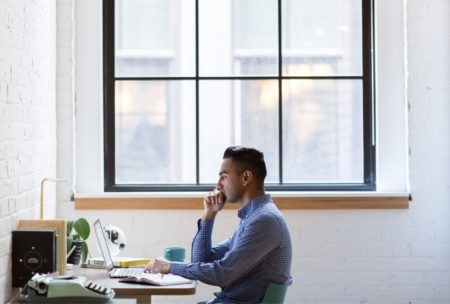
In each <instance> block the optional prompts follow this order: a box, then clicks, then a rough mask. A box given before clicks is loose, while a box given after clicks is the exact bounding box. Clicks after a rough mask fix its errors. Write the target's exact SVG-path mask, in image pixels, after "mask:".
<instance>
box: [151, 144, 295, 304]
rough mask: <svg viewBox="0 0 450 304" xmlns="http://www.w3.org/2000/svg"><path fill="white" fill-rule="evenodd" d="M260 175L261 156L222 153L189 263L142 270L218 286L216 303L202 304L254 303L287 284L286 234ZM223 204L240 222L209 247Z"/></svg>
mask: <svg viewBox="0 0 450 304" xmlns="http://www.w3.org/2000/svg"><path fill="white" fill-rule="evenodd" d="M266 175H267V171H266V165H265V162H264V155H263V153H261V152H259V151H258V150H256V149H252V148H244V147H229V148H227V149H226V150H225V153H224V155H223V161H222V165H221V168H220V173H219V181H218V182H217V186H216V189H215V190H214V191H211V192H210V193H209V195H207V196H206V197H205V198H204V200H203V205H204V209H203V215H202V218H201V219H200V220H199V221H198V224H197V225H198V232H197V234H196V236H195V238H194V241H193V243H192V261H191V263H188V264H185V263H171V262H169V261H167V260H165V259H163V258H157V259H155V260H154V261H152V262H151V263H150V264H148V265H147V266H146V270H148V271H151V272H159V273H163V274H165V273H173V274H177V275H181V276H183V277H186V278H190V279H195V280H200V281H202V282H204V283H206V284H210V285H216V286H220V287H221V291H220V292H216V293H215V296H216V298H215V299H213V300H211V301H209V302H205V303H259V302H260V301H261V300H262V298H263V296H264V292H265V290H266V289H267V286H268V285H269V284H270V283H277V284H283V285H289V284H291V282H292V279H291V275H290V269H291V259H292V248H291V239H290V235H289V230H288V227H287V225H286V222H285V220H284V218H283V215H282V214H281V212H280V211H279V210H278V209H277V207H276V206H275V204H274V203H273V202H272V198H271V196H270V195H269V194H265V190H264V179H265V177H266ZM225 203H231V204H238V205H239V206H240V209H239V211H238V216H239V218H240V220H241V221H240V224H239V226H238V227H237V229H236V230H235V232H234V234H233V235H232V236H231V238H229V239H228V240H225V241H223V242H222V243H219V244H218V245H216V246H215V247H211V234H212V229H213V225H214V220H215V218H216V215H217V214H218V213H219V212H220V210H222V208H223V207H224V205H225Z"/></svg>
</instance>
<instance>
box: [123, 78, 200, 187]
mask: <svg viewBox="0 0 450 304" xmlns="http://www.w3.org/2000/svg"><path fill="white" fill-rule="evenodd" d="M115 113H116V115H115V123H116V130H115V138H116V147H115V148H116V182H117V183H123V184H127V183H177V182H182V183H195V179H196V178H195V145H193V144H192V143H193V142H195V83H194V82H193V81H184V82H181V81H118V82H116V103H115ZM181 151H182V152H181Z"/></svg>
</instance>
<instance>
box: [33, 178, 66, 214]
mask: <svg viewBox="0 0 450 304" xmlns="http://www.w3.org/2000/svg"><path fill="white" fill-rule="evenodd" d="M45 182H70V180H68V179H61V178H47V177H46V178H44V179H42V181H41V200H40V219H41V220H43V219H44V184H45Z"/></svg>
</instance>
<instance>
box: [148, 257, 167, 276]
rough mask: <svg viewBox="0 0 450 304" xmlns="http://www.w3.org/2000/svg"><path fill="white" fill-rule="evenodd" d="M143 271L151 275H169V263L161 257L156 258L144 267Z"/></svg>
mask: <svg viewBox="0 0 450 304" xmlns="http://www.w3.org/2000/svg"><path fill="white" fill-rule="evenodd" d="M144 271H145V272H151V273H161V274H168V273H170V261H168V260H166V259H164V258H161V257H159V258H156V259H154V260H153V261H151V262H150V263H148V264H147V265H145V269H144Z"/></svg>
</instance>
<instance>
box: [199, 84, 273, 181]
mask: <svg viewBox="0 0 450 304" xmlns="http://www.w3.org/2000/svg"><path fill="white" fill-rule="evenodd" d="M277 83H278V82H277V81H276V80H245V81H244V80H242V81H232V80H225V81H222V80H213V81H201V82H200V96H199V97H200V151H199V152H200V182H201V183H216V182H217V179H218V174H219V169H220V164H221V162H222V155H223V152H224V150H225V149H226V148H227V147H228V146H230V145H244V146H252V147H255V148H257V149H260V150H261V151H263V152H264V156H265V160H266V165H267V171H268V176H267V179H266V181H267V182H278V172H279V169H278V168H279V167H278V155H279V154H278V87H277Z"/></svg>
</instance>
